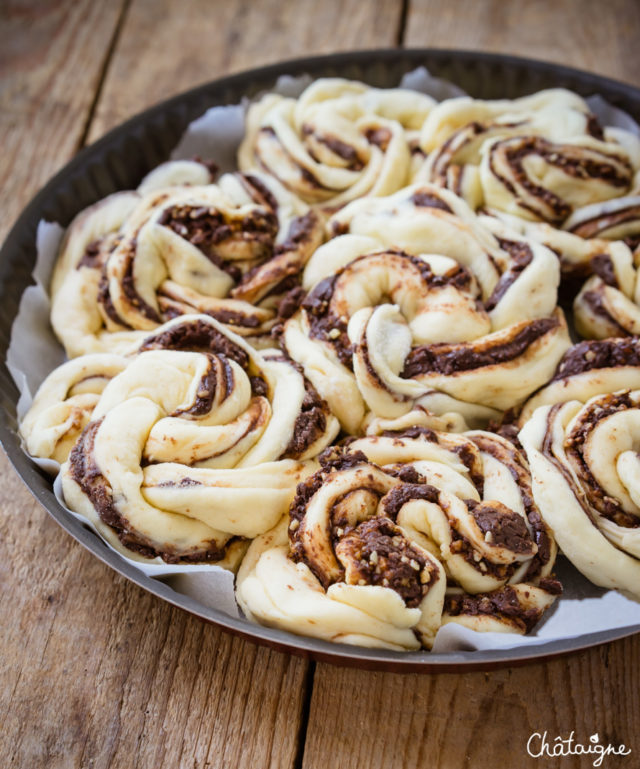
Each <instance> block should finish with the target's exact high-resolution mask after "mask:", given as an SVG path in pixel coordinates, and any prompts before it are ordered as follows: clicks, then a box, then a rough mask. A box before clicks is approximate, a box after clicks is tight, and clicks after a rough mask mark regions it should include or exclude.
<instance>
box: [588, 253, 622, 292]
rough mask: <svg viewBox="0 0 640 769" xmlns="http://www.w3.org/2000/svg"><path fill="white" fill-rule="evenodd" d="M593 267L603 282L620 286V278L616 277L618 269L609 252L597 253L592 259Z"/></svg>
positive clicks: (616, 286) (615, 286)
mask: <svg viewBox="0 0 640 769" xmlns="http://www.w3.org/2000/svg"><path fill="white" fill-rule="evenodd" d="M591 267H592V269H593V271H594V272H595V274H596V275H597V276H598V277H599V278H600V279H601V280H602V281H603V283H606V284H607V286H613V288H619V287H620V284H619V283H618V278H617V277H616V270H615V267H614V266H613V261H612V259H611V257H610V256H609V254H596V255H595V256H594V257H592V259H591Z"/></svg>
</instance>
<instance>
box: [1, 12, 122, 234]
mask: <svg viewBox="0 0 640 769" xmlns="http://www.w3.org/2000/svg"><path fill="white" fill-rule="evenodd" d="M121 6H122V2H121V0H109V1H108V2H100V3H95V2H93V1H92V0H57V1H55V2H54V1H53V0H45V2H42V0H31V2H24V1H23V2H11V0H10V1H9V2H4V3H2V4H1V5H0V146H1V147H2V153H0V178H2V179H3V180H4V183H3V184H2V186H1V187H0V209H1V210H2V222H0V238H4V235H5V234H6V232H7V231H8V228H9V225H10V224H11V223H12V221H13V219H14V218H15V217H16V216H17V214H18V213H19V212H20V210H21V208H22V207H23V206H24V204H25V203H26V202H27V200H28V198H29V197H30V196H31V195H32V194H33V193H34V192H35V191H36V190H37V189H38V187H39V186H40V185H41V184H43V183H44V182H45V181H46V180H47V179H48V178H49V177H50V176H51V175H52V174H53V173H54V171H56V170H57V169H58V168H59V167H60V166H62V165H63V164H64V163H66V161H67V160H69V158H71V156H72V155H73V154H74V153H75V152H76V151H77V149H78V147H79V144H80V141H81V139H82V137H83V134H84V131H85V127H86V121H87V117H88V114H89V109H90V106H91V103H92V102H93V99H94V96H95V93H96V89H97V87H98V83H99V81H100V77H101V75H102V69H103V66H104V64H105V60H106V56H107V52H108V49H109V45H110V43H111V40H112V37H113V34H114V31H115V29H116V24H117V22H118V19H119V17H120V12H121Z"/></svg>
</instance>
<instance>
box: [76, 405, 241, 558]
mask: <svg viewBox="0 0 640 769" xmlns="http://www.w3.org/2000/svg"><path fill="white" fill-rule="evenodd" d="M101 424H102V420H98V421H95V422H91V423H90V424H88V425H87V427H86V428H85V430H84V432H83V433H82V435H81V436H80V438H78V440H77V442H76V444H75V445H74V447H73V448H72V449H71V453H70V454H69V468H70V472H71V477H72V478H73V480H74V481H75V482H76V483H77V484H78V486H80V488H81V489H82V491H83V493H84V494H85V495H86V496H87V497H88V499H89V501H90V502H91V504H92V505H93V507H94V508H95V511H96V513H97V514H98V516H99V517H100V520H101V521H102V522H103V523H104V524H106V525H107V526H110V527H111V528H112V529H113V530H114V531H115V533H116V535H117V537H118V539H119V540H120V542H121V543H122V544H123V545H124V546H125V547H126V548H127V549H128V550H131V551H133V552H135V553H140V555H142V556H144V557H146V558H156V557H158V556H159V557H160V558H162V560H163V561H164V562H165V563H200V562H209V561H221V560H222V559H223V558H224V557H225V555H226V549H227V547H228V546H229V545H230V544H231V543H232V542H234V541H237V540H239V539H241V537H233V538H232V539H230V540H229V541H228V542H226V543H225V544H224V545H222V546H220V545H218V543H217V542H215V540H210V541H209V543H208V547H207V548H206V549H204V550H198V551H193V552H191V553H179V552H177V549H176V548H175V547H173V546H172V545H170V544H168V543H167V544H165V545H164V546H162V547H158V546H157V545H156V544H155V543H152V542H151V541H150V540H148V539H147V538H146V537H144V536H143V535H142V534H140V533H139V532H136V531H135V530H134V529H132V527H131V524H130V522H129V521H128V520H127V518H126V517H125V516H124V515H123V514H122V513H121V512H120V511H119V510H118V507H117V505H116V504H115V503H114V501H113V492H112V489H111V486H110V485H109V482H108V481H107V479H106V478H105V477H104V476H103V475H102V473H101V472H100V469H99V468H98V466H97V465H96V464H95V460H94V459H93V456H94V444H95V439H96V434H97V432H98V429H99V427H100V425H101ZM194 483H197V481H193V480H192V479H191V478H184V479H182V481H181V482H180V484H181V485H193V484H194ZM180 484H178V485H180Z"/></svg>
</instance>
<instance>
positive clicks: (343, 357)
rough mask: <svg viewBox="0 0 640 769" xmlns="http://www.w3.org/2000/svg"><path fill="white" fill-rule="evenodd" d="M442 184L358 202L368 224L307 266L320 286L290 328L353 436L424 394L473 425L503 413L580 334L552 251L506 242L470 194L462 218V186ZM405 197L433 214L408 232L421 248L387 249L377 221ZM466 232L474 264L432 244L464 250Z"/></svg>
mask: <svg viewBox="0 0 640 769" xmlns="http://www.w3.org/2000/svg"><path fill="white" fill-rule="evenodd" d="M432 191H433V192H434V193H435V196H434V197H433V198H430V199H429V200H430V202H429V204H424V203H423V201H424V199H425V196H426V195H427V188H425V187H424V186H423V187H419V188H418V187H417V188H414V190H403V191H401V193H397V195H394V196H392V197H393V198H395V200H394V201H392V200H391V199H387V200H384V199H379V200H375V201H358V202H355V203H353V204H351V206H347V208H346V209H344V212H346V213H348V214H349V215H351V214H350V213H349V209H350V208H353V209H356V207H357V208H359V209H360V210H361V211H364V210H366V211H367V214H366V215H365V216H364V217H363V218H362V219H360V222H361V223H362V222H363V221H364V222H365V224H364V225H363V226H362V230H360V232H359V233H358V234H357V235H356V234H346V235H342V236H338V237H336V238H334V239H333V240H331V241H329V243H327V244H325V245H324V246H322V247H321V248H320V249H318V250H317V251H316V253H315V254H314V255H313V257H312V258H311V260H310V261H309V264H308V266H307V268H306V270H305V273H304V276H303V287H305V288H308V289H309V293H308V294H307V296H306V298H305V299H304V301H303V302H302V307H301V309H300V311H299V312H298V313H297V314H296V315H294V316H293V317H292V318H290V319H289V320H288V321H287V322H286V324H285V326H284V333H283V337H282V340H283V344H284V346H285V348H286V349H287V351H288V353H289V354H290V355H291V357H292V358H294V359H295V360H297V361H298V362H299V363H300V364H301V365H302V366H303V368H304V370H305V373H306V375H307V376H308V377H309V379H310V380H311V381H312V382H313V383H314V386H315V387H316V388H317V389H318V391H319V392H320V393H321V395H322V397H324V398H325V399H326V400H327V401H328V402H329V404H330V406H331V409H332V411H333V412H334V413H335V414H336V416H337V417H338V418H339V419H340V421H341V423H342V425H343V427H344V428H345V429H346V430H347V431H348V432H350V433H352V434H353V433H356V432H357V431H358V429H359V426H360V425H361V423H362V420H363V418H364V415H365V413H366V410H367V409H369V410H370V411H371V412H373V414H374V415H375V416H377V417H383V418H395V417H399V416H401V415H403V414H405V413H407V412H409V411H410V410H411V409H412V408H413V405H414V404H415V403H416V402H418V401H419V405H422V406H425V407H426V408H428V409H429V410H431V411H433V412H434V413H437V414H442V413H445V412H446V411H456V410H458V411H459V412H460V413H461V414H462V415H463V416H464V417H465V419H467V418H468V419H469V420H470V421H471V422H472V423H473V422H476V423H479V422H482V420H488V419H489V418H495V416H496V414H497V413H498V412H499V411H502V410H505V409H508V408H512V407H514V406H515V405H516V404H518V403H521V402H522V401H523V400H524V399H525V398H526V397H527V396H528V395H529V394H531V393H532V392H533V391H534V390H536V389H537V388H538V387H540V386H541V385H542V384H544V383H545V382H547V381H548V379H549V378H550V377H551V375H552V374H553V371H554V369H555V365H556V364H557V362H558V360H559V358H560V357H561V355H562V353H563V352H564V351H565V350H566V349H567V347H568V346H569V344H570V343H569V339H568V335H567V329H566V324H565V321H564V316H563V315H562V312H561V311H559V310H556V309H555V305H556V288H557V284H558V281H559V268H558V262H557V259H556V257H555V256H554V255H553V253H552V252H550V251H549V250H548V249H546V248H545V247H543V246H540V245H538V244H535V243H529V242H528V241H525V240H523V239H522V238H520V237H519V236H518V235H513V238H515V239H507V238H501V239H500V240H497V239H496V238H494V237H493V235H491V234H490V233H489V232H488V231H486V230H484V229H483V228H482V227H481V226H479V225H477V223H476V222H475V221H474V219H475V217H474V215H473V213H472V212H471V211H470V210H469V209H468V207H467V206H466V205H465V204H464V203H463V202H462V201H457V202H456V203H454V205H456V207H457V209H458V210H460V211H461V213H462V216H461V217H456V216H455V214H454V213H453V210H452V209H451V208H450V207H449V205H448V201H449V200H450V199H451V198H454V196H453V195H452V193H450V192H448V191H446V190H437V188H429V192H432ZM417 196H419V197H417ZM443 198H446V199H447V200H446V201H444V202H443V200H442V199H443ZM417 201H418V202H417ZM433 201H436V203H437V204H433ZM451 202H453V201H451ZM441 204H442V205H446V209H445V208H443V207H442V205H441ZM396 205H397V206H398V207H399V208H401V209H404V212H405V213H404V214H403V215H404V216H406V217H407V219H408V218H409V215H408V213H409V212H410V211H411V210H412V209H415V208H420V209H422V211H421V215H422V222H421V223H420V225H416V226H415V227H414V230H413V232H411V231H409V232H408V233H407V235H406V239H405V241H404V242H405V244H408V243H409V244H410V245H412V247H413V251H412V253H407V252H405V251H402V250H399V249H397V248H385V247H383V246H382V245H380V244H379V243H378V245H377V247H376V241H375V239H374V238H373V237H372V235H373V234H374V232H375V230H374V226H373V224H372V225H371V226H367V224H366V222H367V218H368V217H369V212H370V211H376V210H377V211H379V212H382V213H381V214H380V217H379V218H380V222H379V224H378V225H377V226H378V228H379V229H380V230H383V229H384V221H385V216H386V213H385V212H388V211H394V210H395V208H396ZM463 217H464V218H463ZM356 218H357V217H356ZM352 221H353V220H352ZM430 221H433V222H434V225H433V228H432V230H429V228H428V224H429V222H430ZM468 221H470V222H471V226H468V224H467V222H468ZM369 222H372V218H370V219H369ZM474 228H475V229H474ZM476 231H477V233H478V235H477V236H476V235H475V232H476ZM458 232H462V233H463V238H464V236H467V239H468V240H469V241H470V242H471V243H472V244H473V246H475V249H474V248H470V249H469V250H468V251H467V252H466V254H465V255H464V256H463V263H460V262H458V261H456V260H455V259H453V258H451V257H450V256H448V255H442V254H440V253H430V251H429V249H428V241H429V240H430V239H431V240H432V241H433V242H434V243H436V246H437V247H438V248H440V250H441V251H443V252H446V251H448V250H449V251H451V252H452V253H459V251H458V249H460V245H459V243H456V234H457V233H458ZM430 236H431V238H430ZM420 239H421V240H420ZM454 244H455V245H454ZM485 244H487V245H488V248H489V249H490V250H489V251H487V250H486V247H485ZM421 246H422V248H421ZM493 254H495V256H493ZM464 262H466V263H467V264H469V265H470V268H469V267H467V266H466V264H465V263H464ZM473 268H475V269H476V270H477V273H475V272H474V271H473Z"/></svg>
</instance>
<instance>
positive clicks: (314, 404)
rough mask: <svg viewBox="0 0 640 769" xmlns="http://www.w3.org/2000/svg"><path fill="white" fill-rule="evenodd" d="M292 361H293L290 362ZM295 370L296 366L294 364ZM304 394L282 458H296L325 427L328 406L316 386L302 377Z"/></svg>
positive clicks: (313, 441)
mask: <svg viewBox="0 0 640 769" xmlns="http://www.w3.org/2000/svg"><path fill="white" fill-rule="evenodd" d="M292 363H293V362H292ZM295 368H296V369H297V370H299V369H298V366H295ZM304 386H305V394H304V398H303V400H302V405H301V407H300V413H299V414H298V416H297V418H296V421H295V424H294V426H293V432H292V434H291V440H290V441H289V443H288V444H287V447H286V449H285V450H284V451H283V453H282V455H281V456H282V458H285V457H286V458H289V459H298V458H299V457H301V456H302V455H303V454H304V453H305V451H307V449H308V448H309V446H311V445H312V444H313V443H315V441H316V440H317V439H318V438H319V436H320V435H322V434H323V433H324V431H325V430H326V429H327V413H328V411H329V406H328V405H327V402H326V401H325V400H323V399H322V398H321V397H320V395H319V394H318V391H317V390H316V388H315V387H314V386H313V385H312V384H311V382H309V380H308V379H306V377H305V379H304Z"/></svg>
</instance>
